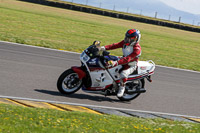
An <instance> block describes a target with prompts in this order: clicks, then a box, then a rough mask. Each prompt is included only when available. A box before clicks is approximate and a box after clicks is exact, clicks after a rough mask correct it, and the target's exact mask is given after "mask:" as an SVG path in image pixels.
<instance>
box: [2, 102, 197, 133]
mask: <svg viewBox="0 0 200 133" xmlns="http://www.w3.org/2000/svg"><path fill="white" fill-rule="evenodd" d="M199 131H200V126H199V124H197V123H187V122H178V121H170V120H164V119H139V118H133V117H132V118H130V117H120V116H113V115H96V114H88V113H80V112H64V111H58V110H49V109H37V108H26V107H20V106H13V105H5V104H0V132H2V133H14V132H15V133H22V132H24V133H29V132H30V133H61V132H63V133H167V132H168V133H198V132H199Z"/></svg>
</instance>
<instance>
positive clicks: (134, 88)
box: [123, 80, 142, 99]
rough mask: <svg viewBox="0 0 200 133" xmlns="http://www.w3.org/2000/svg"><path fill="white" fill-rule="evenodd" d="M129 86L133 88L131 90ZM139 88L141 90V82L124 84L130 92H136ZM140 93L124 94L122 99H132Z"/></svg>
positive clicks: (135, 81)
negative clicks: (131, 85)
mask: <svg viewBox="0 0 200 133" xmlns="http://www.w3.org/2000/svg"><path fill="white" fill-rule="evenodd" d="M129 84H134V86H133V87H132V88H130V86H129ZM139 88H142V82H141V80H134V81H127V83H126V90H127V89H129V90H130V89H131V90H137V89H139ZM139 94H140V93H133V94H127V93H124V95H123V98H124V99H132V98H134V97H136V96H138V95H139Z"/></svg>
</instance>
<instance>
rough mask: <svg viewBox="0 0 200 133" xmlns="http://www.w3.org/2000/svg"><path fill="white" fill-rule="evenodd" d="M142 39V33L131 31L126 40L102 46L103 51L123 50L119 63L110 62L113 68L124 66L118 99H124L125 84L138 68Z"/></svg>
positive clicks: (126, 35)
mask: <svg viewBox="0 0 200 133" xmlns="http://www.w3.org/2000/svg"><path fill="white" fill-rule="evenodd" d="M140 38H141V34H140V31H139V30H137V29H130V30H128V31H127V32H126V34H125V38H124V40H122V41H121V42H118V43H114V44H111V45H106V46H102V47H101V50H113V49H117V48H122V51H123V57H122V58H121V59H120V60H118V61H113V60H111V61H108V64H109V65H111V66H112V67H115V66H117V65H123V71H122V72H121V73H120V78H121V79H120V86H119V91H118V93H117V96H118V97H122V96H123V94H124V91H125V83H126V81H127V78H128V76H129V75H130V74H131V73H133V72H134V71H135V70H136V68H137V62H138V58H139V56H140V55H141V46H140V44H139V41H140Z"/></svg>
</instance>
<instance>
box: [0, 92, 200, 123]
mask: <svg viewBox="0 0 200 133" xmlns="http://www.w3.org/2000/svg"><path fill="white" fill-rule="evenodd" d="M0 98H10V99H18V100H28V101H35V102H47V103H57V104H67V105H74V106H84V107H94V108H102V109H113V110H121V111H134V112H141V113H149V114H159V115H169V116H176V117H186V118H195V119H200V117H198V116H188V115H180V114H170V113H162V112H153V111H144V110H134V109H124V108H115V107H107V106H97V105H88V104H80V103H69V102H59V101H50V100H42V99H32V98H23V97H13V96H2V95H0Z"/></svg>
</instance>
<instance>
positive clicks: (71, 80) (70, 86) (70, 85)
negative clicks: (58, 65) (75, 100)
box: [62, 73, 82, 93]
mask: <svg viewBox="0 0 200 133" xmlns="http://www.w3.org/2000/svg"><path fill="white" fill-rule="evenodd" d="M81 83H82V80H79V78H78V75H77V73H71V74H69V75H67V76H66V77H65V79H64V80H63V82H62V88H63V90H64V91H65V92H68V93H69V92H73V91H75V90H77V89H79V87H80V85H81Z"/></svg>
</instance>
